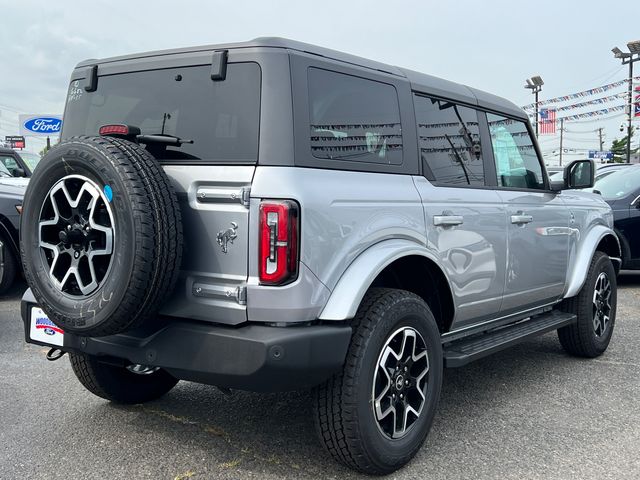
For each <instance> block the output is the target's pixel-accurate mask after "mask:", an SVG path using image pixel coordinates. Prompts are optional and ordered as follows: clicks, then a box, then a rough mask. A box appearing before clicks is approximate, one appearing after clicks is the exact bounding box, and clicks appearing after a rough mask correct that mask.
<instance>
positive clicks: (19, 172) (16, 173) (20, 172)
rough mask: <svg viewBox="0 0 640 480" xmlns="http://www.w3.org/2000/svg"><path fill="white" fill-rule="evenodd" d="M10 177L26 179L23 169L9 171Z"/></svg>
mask: <svg viewBox="0 0 640 480" xmlns="http://www.w3.org/2000/svg"><path fill="white" fill-rule="evenodd" d="M11 175H13V176H14V177H26V176H27V174H26V172H25V171H24V169H23V168H14V169H13V170H11Z"/></svg>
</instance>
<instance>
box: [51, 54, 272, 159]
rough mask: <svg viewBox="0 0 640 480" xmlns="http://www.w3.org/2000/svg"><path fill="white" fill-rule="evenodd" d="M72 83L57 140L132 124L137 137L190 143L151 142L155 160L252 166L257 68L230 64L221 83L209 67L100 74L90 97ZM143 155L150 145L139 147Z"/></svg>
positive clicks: (255, 149)
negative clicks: (162, 136) (173, 138)
mask: <svg viewBox="0 0 640 480" xmlns="http://www.w3.org/2000/svg"><path fill="white" fill-rule="evenodd" d="M74 83H75V82H72V84H71V86H70V88H69V95H68V97H67V106H66V110H65V118H64V127H63V133H62V136H63V138H66V137H70V136H73V135H97V134H98V130H99V128H100V127H101V126H102V125H108V124H126V125H131V126H136V127H139V128H140V130H141V133H142V134H145V135H158V134H165V135H174V136H177V137H180V138H181V139H184V140H193V143H183V144H182V145H181V146H180V147H177V146H164V145H163V146H162V147H161V148H158V145H153V152H152V153H153V154H154V155H155V156H156V158H158V159H160V160H167V161H173V160H175V161H181V160H203V161H213V162H217V163H256V162H257V159H258V134H259V124H260V83H261V73H260V67H259V66H258V64H257V63H252V62H247V63H232V64H229V65H228V67H227V75H226V78H225V80H223V81H212V80H211V66H210V65H207V66H194V67H181V68H169V69H162V70H148V71H142V72H131V73H124V74H118V75H108V76H101V77H99V80H98V88H97V90H96V91H95V92H90V93H89V92H84V91H80V94H79V95H78V93H77V92H78V89H77V88H76V87H75V85H74ZM147 148H148V149H149V150H151V146H147Z"/></svg>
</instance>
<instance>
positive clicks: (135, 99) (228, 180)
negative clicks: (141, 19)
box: [21, 38, 620, 474]
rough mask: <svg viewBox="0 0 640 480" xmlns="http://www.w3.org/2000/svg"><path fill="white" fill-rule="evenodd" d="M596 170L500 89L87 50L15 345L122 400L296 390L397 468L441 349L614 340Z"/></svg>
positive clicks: (51, 160) (293, 46)
mask: <svg viewBox="0 0 640 480" xmlns="http://www.w3.org/2000/svg"><path fill="white" fill-rule="evenodd" d="M593 177H594V165H593V163H592V162H590V161H578V162H574V163H572V164H571V165H569V166H567V168H566V169H565V172H564V178H563V179H562V180H561V181H558V182H551V181H549V179H548V176H547V173H546V171H545V167H544V164H543V162H542V158H541V154H540V149H539V147H538V144H537V142H536V139H535V137H534V135H532V129H531V125H530V123H529V121H528V118H527V115H526V114H525V113H524V112H523V111H522V110H521V109H519V108H518V107H516V106H515V105H514V104H512V103H511V102H509V101H506V100H504V99H502V98H499V97H497V96H494V95H491V94H488V93H485V92H482V91H479V90H476V89H474V88H470V87H466V86H463V85H460V84H457V83H453V82H450V81H446V80H442V79H440V78H436V77H433V76H430V75H426V74H422V73H417V72H414V71H410V70H407V69H403V68H397V67H394V66H390V65H385V64H382V63H378V62H375V61H371V60H366V59H363V58H359V57H355V56H352V55H347V54H344V53H340V52H336V51H332V50H328V49H324V48H320V47H316V46H312V45H307V44H303V43H299V42H295V41H289V40H284V39H279V38H259V39H256V40H253V41H250V42H246V43H237V44H228V45H215V46H205V47H195V48H185V49H178V50H168V51H161V52H151V53H142V54H137V55H128V56H122V57H116V58H108V59H104V60H88V61H84V62H82V63H80V64H79V65H78V66H77V67H76V68H75V69H74V71H73V73H72V74H71V79H70V84H69V90H68V94H67V98H66V108H65V114H64V127H63V131H62V141H61V143H60V144H59V145H57V146H55V147H54V148H52V149H51V151H49V153H47V155H46V156H45V158H43V160H42V161H41V163H40V165H39V167H38V169H36V170H35V172H34V173H33V176H32V178H31V182H30V184H29V186H28V189H27V192H26V200H25V203H24V211H23V215H22V224H21V256H22V262H23V265H24V271H25V275H26V279H27V282H28V285H29V287H30V289H29V290H28V291H27V292H26V293H25V295H24V297H23V301H22V318H23V320H24V326H25V337H26V341H27V342H30V343H34V344H38V345H45V346H50V347H52V349H51V350H50V351H49V357H50V358H51V359H54V358H58V357H59V356H61V355H62V354H64V353H68V354H69V357H70V360H71V366H72V367H73V371H74V372H75V374H76V376H77V377H78V379H79V381H80V383H82V385H84V387H86V388H87V389H88V390H89V391H91V392H93V393H94V394H96V395H98V396H100V397H103V398H105V399H108V400H110V401H113V402H121V403H140V402H146V401H150V400H153V399H156V398H158V397H160V396H161V395H163V394H165V393H167V392H168V391H169V390H171V388H173V387H174V386H175V385H176V383H177V382H178V381H179V380H189V381H194V382H201V383H206V384H211V385H216V386H219V387H222V388H225V389H229V388H230V389H246V390H253V391H279V390H280V391H282V390H290V389H306V388H310V389H312V390H313V395H312V398H313V402H314V408H315V414H314V416H315V423H316V426H317V431H318V434H319V438H320V440H321V442H322V443H323V444H324V446H325V447H326V449H327V450H328V451H329V452H330V453H331V455H333V457H335V458H336V459H337V460H339V461H341V462H343V463H345V464H346V465H348V466H350V467H352V468H354V469H357V470H359V471H362V472H367V473H371V474H383V473H388V472H392V471H394V470H395V469H398V468H400V467H401V466H402V465H404V464H406V463H407V462H408V461H409V460H410V459H411V458H412V457H413V456H414V455H415V454H416V452H417V451H418V449H419V448H420V447H421V445H422V444H423V442H424V440H425V437H426V436H427V433H428V431H429V429H430V426H431V423H432V420H433V418H434V415H435V412H436V407H437V404H438V399H439V396H440V389H441V384H442V372H443V368H444V367H459V366H462V365H465V364H467V363H468V362H470V361H473V360H475V359H478V358H481V357H483V356H485V355H488V354H490V353H493V352H495V351H498V350H500V349H503V348H506V347H509V346H512V345H514V344H516V343H518V342H520V341H522V340H524V339H528V338H530V337H532V336H535V335H540V334H543V333H546V332H550V331H554V330H557V332H558V337H559V339H560V343H561V344H562V346H563V347H564V349H565V350H566V351H567V352H568V353H570V354H573V355H578V356H582V357H596V356H598V355H600V354H602V353H603V352H604V351H605V350H606V348H607V346H608V344H609V341H610V339H611V335H612V332H613V328H614V324H615V314H616V271H617V269H618V268H619V264H620V246H619V243H618V239H617V238H616V236H615V234H614V232H613V230H612V222H613V217H612V213H611V209H610V208H609V207H608V206H607V204H606V203H605V202H604V201H603V200H602V198H600V196H598V195H597V194H592V193H586V192H582V191H579V190H578V189H580V188H587V187H590V186H592V185H593Z"/></svg>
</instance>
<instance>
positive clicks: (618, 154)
mask: <svg viewBox="0 0 640 480" xmlns="http://www.w3.org/2000/svg"><path fill="white" fill-rule="evenodd" d="M634 132H635V127H631V140H632V141H633V134H634ZM628 142H629V135H625V136H624V137H622V138H621V139H620V140H618V139H617V138H616V139H615V140H614V141H613V142H612V143H611V151H612V152H613V161H614V162H616V163H625V162H626V161H627V143H628ZM637 151H638V149H637V148H632V149H631V155H633V154H634V153H636V152H637Z"/></svg>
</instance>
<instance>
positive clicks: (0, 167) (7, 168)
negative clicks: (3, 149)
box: [0, 155, 20, 177]
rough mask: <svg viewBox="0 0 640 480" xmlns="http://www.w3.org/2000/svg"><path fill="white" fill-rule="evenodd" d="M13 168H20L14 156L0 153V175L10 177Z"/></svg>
mask: <svg viewBox="0 0 640 480" xmlns="http://www.w3.org/2000/svg"><path fill="white" fill-rule="evenodd" d="M14 168H20V165H18V162H16V159H15V158H13V157H12V156H10V155H0V176H3V177H12V176H13V169H14Z"/></svg>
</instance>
